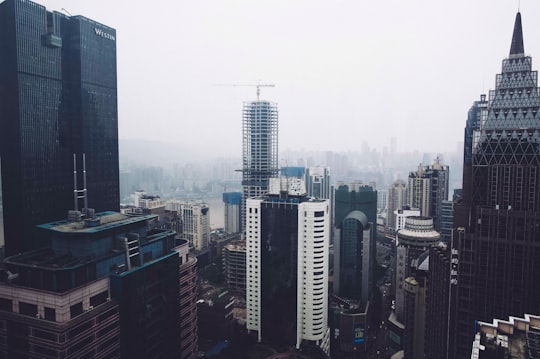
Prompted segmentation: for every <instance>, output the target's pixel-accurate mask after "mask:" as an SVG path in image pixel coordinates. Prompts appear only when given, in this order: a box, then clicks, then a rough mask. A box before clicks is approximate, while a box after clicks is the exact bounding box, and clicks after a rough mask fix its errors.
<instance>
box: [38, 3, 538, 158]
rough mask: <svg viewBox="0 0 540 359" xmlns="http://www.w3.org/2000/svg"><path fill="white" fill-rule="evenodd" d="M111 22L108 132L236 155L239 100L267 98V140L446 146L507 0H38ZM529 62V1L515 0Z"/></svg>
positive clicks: (492, 66)
mask: <svg viewBox="0 0 540 359" xmlns="http://www.w3.org/2000/svg"><path fill="white" fill-rule="evenodd" d="M37 2H39V3H40V4H42V5H45V6H46V7H47V9H48V10H57V11H61V9H62V8H65V9H67V11H69V13H71V14H72V15H84V16H86V17H89V18H91V19H94V20H96V21H99V22H101V23H104V24H106V25H108V26H111V27H114V28H116V31H117V51H118V53H117V56H118V98H119V101H118V102H119V103H118V105H119V123H120V127H119V131H120V138H125V139H138V138H146V139H150V140H162V141H166V142H173V143H183V144H185V145H189V146H194V147H196V148H200V149H201V151H205V152H211V151H212V152H215V153H216V154H226V155H231V156H239V157H240V156H241V144H242V140H241V113H242V112H241V111H242V102H243V101H249V100H254V99H255V97H256V94H255V92H256V91H255V88H251V87H222V86H214V84H250V83H257V82H258V81H259V80H260V81H261V83H271V84H275V85H276V87H275V88H262V90H261V91H262V96H261V98H262V99H266V100H270V101H275V102H277V103H278V106H279V148H280V151H281V150H285V149H305V150H334V151H343V150H359V149H360V146H361V143H362V141H367V142H368V143H369V144H370V145H371V146H372V147H376V148H379V149H382V147H383V146H388V145H389V143H390V137H392V136H395V137H396V138H397V147H398V151H407V150H414V149H418V150H420V151H430V152H442V151H453V150H455V149H456V143H457V142H458V141H462V140H463V127H464V125H465V120H466V115H467V111H468V109H469V107H470V106H471V104H472V102H473V101H475V100H477V99H479V96H480V94H481V93H487V91H488V90H490V89H493V88H494V84H495V75H496V74H497V73H499V72H500V70H501V61H502V59H503V58H505V57H507V56H508V52H509V49H510V42H511V37H512V30H513V25H514V19H515V14H516V12H517V10H518V1H517V0H515V1H512V0H453V1H442V0H410V1H403V0H377V1H365V0H363V1H362V0H348V1H336V0H334V1H328V0H327V1H319V0H298V1H295V0H283V1H282V0H251V1H247V0H190V1H187V0H180V1H172V0H169V1H164V0H154V1H139V0H114V1H111V0H91V1H90V0H63V1H62V0H38V1H37ZM520 6H521V13H522V19H523V32H524V43H525V52H526V53H527V54H530V55H531V56H532V57H533V68H534V69H538V68H540V21H539V20H540V1H537V0H522V1H521V5H520Z"/></svg>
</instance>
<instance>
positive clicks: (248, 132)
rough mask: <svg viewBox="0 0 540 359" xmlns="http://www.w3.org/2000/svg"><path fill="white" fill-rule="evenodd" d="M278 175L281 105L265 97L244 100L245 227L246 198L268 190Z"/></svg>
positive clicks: (244, 216) (243, 221) (243, 182)
mask: <svg viewBox="0 0 540 359" xmlns="http://www.w3.org/2000/svg"><path fill="white" fill-rule="evenodd" d="M277 176H278V109H277V104H276V103H273V102H269V101H264V100H257V101H249V102H244V108H243V116H242V189H243V191H242V192H243V193H242V222H241V223H242V229H243V231H244V230H245V228H246V227H245V226H246V223H245V220H246V212H245V211H246V200H247V199H248V198H251V197H258V196H263V195H265V194H266V193H267V192H268V186H269V179H270V178H274V177H277Z"/></svg>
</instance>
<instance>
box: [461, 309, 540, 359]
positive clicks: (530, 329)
mask: <svg viewBox="0 0 540 359" xmlns="http://www.w3.org/2000/svg"><path fill="white" fill-rule="evenodd" d="M476 330H477V333H476V335H475V338H474V342H473V344H472V350H471V353H470V354H469V355H470V358H478V359H491V358H527V359H537V358H540V317H539V316H537V315H530V314H525V315H524V316H523V317H519V318H518V317H512V316H511V317H510V318H508V320H500V319H494V320H493V322H490V323H488V322H478V323H477V325H476Z"/></svg>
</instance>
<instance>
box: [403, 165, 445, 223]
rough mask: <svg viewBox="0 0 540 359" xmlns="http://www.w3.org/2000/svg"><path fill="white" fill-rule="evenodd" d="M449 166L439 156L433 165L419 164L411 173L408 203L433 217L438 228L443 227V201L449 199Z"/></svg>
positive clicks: (424, 214) (423, 214)
mask: <svg viewBox="0 0 540 359" xmlns="http://www.w3.org/2000/svg"><path fill="white" fill-rule="evenodd" d="M448 178H449V172H448V166H444V165H442V164H441V163H440V161H439V158H437V159H435V162H434V163H433V165H431V166H422V165H420V166H418V170H417V171H416V172H410V173H409V181H408V188H407V196H408V200H407V204H408V205H409V206H411V207H413V208H419V209H420V214H421V215H422V216H425V217H432V218H433V224H434V226H435V229H436V230H440V228H441V206H442V201H446V200H448Z"/></svg>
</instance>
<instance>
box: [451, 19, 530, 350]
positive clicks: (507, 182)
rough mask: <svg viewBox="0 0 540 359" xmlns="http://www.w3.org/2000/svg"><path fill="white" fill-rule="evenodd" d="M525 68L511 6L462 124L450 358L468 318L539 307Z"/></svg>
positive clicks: (461, 344) (467, 343)
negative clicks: (485, 96)
mask: <svg viewBox="0 0 540 359" xmlns="http://www.w3.org/2000/svg"><path fill="white" fill-rule="evenodd" d="M531 68H532V60H531V57H529V56H526V55H525V51H524V46H523V35H522V26H521V15H520V13H518V14H517V16H516V20H515V26H514V33H513V38H512V44H511V48H510V55H509V57H508V58H507V59H505V60H503V63H502V73H501V74H498V75H497V77H496V86H495V90H493V91H490V93H489V102H488V105H487V110H486V112H483V113H484V114H485V115H482V111H480V112H479V113H480V116H475V117H474V118H473V119H472V120H471V118H470V116H469V121H468V123H467V130H469V132H467V131H466V136H465V161H464V170H463V199H462V201H461V202H458V203H456V204H455V206H454V228H455V229H454V235H453V250H452V256H453V257H454V256H455V257H456V259H457V260H458V261H459V264H458V266H457V271H454V270H453V271H452V273H451V276H452V279H451V280H452V287H453V292H454V291H455V295H456V296H457V301H456V303H455V304H454V305H453V311H452V316H453V318H454V320H455V328H454V329H455V330H453V333H455V335H454V336H453V337H452V338H451V341H450V343H449V345H450V346H452V347H454V346H455V348H456V349H457V351H456V357H457V358H465V357H467V358H469V357H470V356H471V343H472V341H473V339H474V334H475V333H474V325H475V321H491V320H492V319H493V318H507V317H508V316H518V317H523V315H524V314H525V313H540V286H539V285H538V283H540V262H539V261H538V258H540V113H539V109H540V90H539V88H538V73H537V71H532V70H531ZM481 102H483V101H481ZM475 105H477V106H481V105H482V103H476V104H475ZM477 110H478V109H477ZM469 115H471V113H470V114H469ZM473 120H478V121H477V122H474V121H473ZM473 122H474V123H473ZM468 146H470V147H468ZM469 150H470V151H469Z"/></svg>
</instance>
